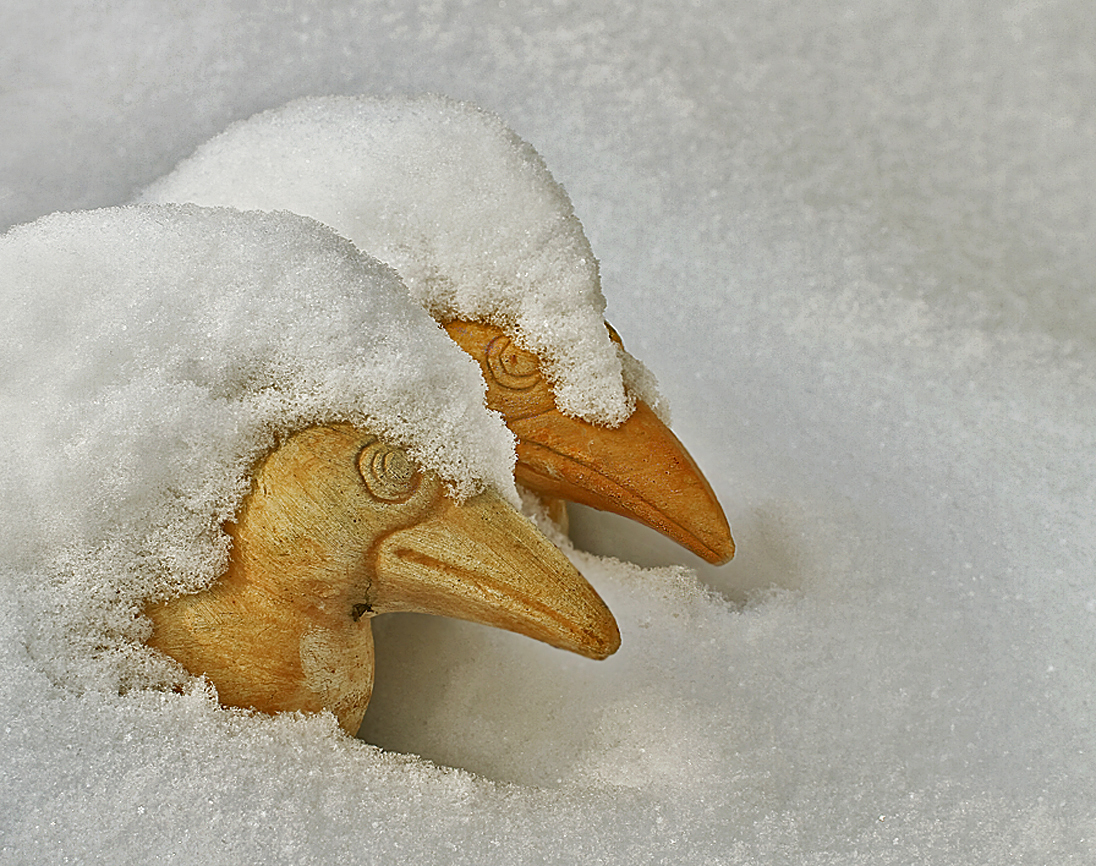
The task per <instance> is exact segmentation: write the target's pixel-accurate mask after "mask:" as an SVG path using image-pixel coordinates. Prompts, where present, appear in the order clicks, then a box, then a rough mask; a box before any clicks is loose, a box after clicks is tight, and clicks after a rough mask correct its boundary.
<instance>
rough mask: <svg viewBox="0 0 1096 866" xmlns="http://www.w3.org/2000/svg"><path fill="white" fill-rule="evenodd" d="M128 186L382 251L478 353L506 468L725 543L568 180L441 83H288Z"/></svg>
mask: <svg viewBox="0 0 1096 866" xmlns="http://www.w3.org/2000/svg"><path fill="white" fill-rule="evenodd" d="M142 200H145V201H192V202H196V203H199V204H207V205H208V204H221V205H231V206H234V207H240V208H255V209H262V210H281V209H285V210H290V211H293V212H295V213H301V214H307V215H309V216H312V217H315V218H316V219H319V220H320V221H321V222H324V223H326V224H327V225H330V226H332V227H333V228H335V229H336V230H337V231H338V232H340V233H341V234H343V235H344V236H345V237H347V238H349V239H351V240H352V241H354V243H355V244H357V245H358V246H359V248H361V249H362V250H364V251H365V252H368V253H370V254H371V255H374V256H376V257H377V258H379V259H380V260H382V261H384V262H386V263H388V264H390V265H392V266H393V267H394V268H395V269H396V270H397V271H398V272H399V273H400V275H401V276H402V277H403V278H404V281H405V283H406V284H407V286H408V288H409V290H410V292H411V294H412V296H413V298H414V299H415V300H416V301H418V302H419V303H420V304H421V305H422V306H423V307H425V308H426V309H427V311H428V312H430V313H431V314H432V315H433V316H434V318H435V319H437V320H438V321H439V322H440V323H441V324H443V325H444V326H445V328H446V330H447V331H448V333H449V335H450V336H451V337H452V338H453V339H454V340H455V341H456V342H457V344H458V345H460V346H461V348H463V349H464V350H465V351H466V352H467V353H468V354H470V355H471V356H472V357H473V358H475V360H476V361H477V362H479V364H480V365H481V368H482V371H483V375H484V379H485V380H486V382H487V384H488V394H487V406H488V407H489V408H491V409H494V410H497V411H498V412H500V413H501V414H502V415H503V417H504V418H505V420H506V422H507V424H508V426H509V427H510V429H511V430H512V431H513V433H514V435H515V436H516V438H517V467H516V474H515V477H516V478H517V480H518V481H519V482H520V483H522V484H523V485H525V486H527V487H529V488H530V489H532V490H533V491H535V492H537V493H538V494H540V495H542V496H545V497H550V498H554V497H560V498H563V499H568V500H572V501H575V502H581V503H584V504H586V505H589V506H592V507H594V508H599V509H603V510H608V511H613V512H616V513H618V514H622V515H625V516H627V517H631V518H633V519H635V520H637V521H639V522H641V523H644V524H646V525H647V526H650V527H652V528H653V529H656V530H657V531H659V532H661V533H663V534H664V535H666V536H668V537H669V538H672V539H673V540H674V541H676V542H678V543H679V544H682V545H684V546H685V547H686V548H688V549H689V550H691V551H693V552H694V553H696V554H698V555H699V556H701V557H703V558H704V559H705V560H707V561H709V562H712V563H723V562H726V561H728V560H729V559H731V557H732V556H733V555H734V542H733V540H732V538H731V533H730V527H729V525H728V523H727V519H726V517H725V515H724V513H723V510H722V508H721V507H720V504H719V501H718V500H717V498H716V496H715V493H714V492H713V491H712V488H711V486H710V485H709V484H708V482H707V480H706V479H705V478H704V475H703V474H702V473H701V471H700V469H699V467H698V466H697V465H696V463H695V462H694V461H693V459H692V458H691V457H690V456H689V454H688V452H687V451H686V450H685V448H684V446H682V444H681V443H680V442H679V441H678V440H677V439H676V437H674V435H673V433H671V432H670V430H669V428H668V427H667V426H666V425H665V424H664V423H663V422H662V421H661V420H660V419H659V418H658V416H657V415H656V413H655V412H654V411H652V409H651V406H650V405H649V404H648V401H645V400H644V399H643V397H644V394H643V391H644V387H643V379H644V374H643V373H642V372H639V370H640V368H641V365H639V364H638V362H636V361H635V360H634V359H632V358H631V357H630V356H628V355H627V354H626V353H625V352H624V351H623V345H622V344H621V342H620V338H619V337H618V336H617V335H616V333H615V332H614V331H612V329H611V328H607V326H606V325H605V323H604V321H603V318H602V314H603V311H604V308H605V301H604V298H603V297H602V295H601V290H600V284H599V278H598V273H597V262H596V259H595V258H594V255H593V252H592V250H591V249H590V246H589V241H588V240H587V239H586V236H585V234H584V232H583V230H582V226H581V224H580V223H579V221H578V219H577V218H576V217H575V215H574V213H573V209H572V207H571V203H570V200H569V199H568V197H567V194H566V193H565V192H564V190H563V189H562V187H560V186H559V184H557V183H556V182H555V181H554V180H553V179H552V177H551V175H550V174H549V172H548V170H547V168H546V167H545V166H544V163H543V161H542V160H541V159H540V157H539V155H537V154H536V152H535V151H534V150H533V149H532V147H530V146H529V145H528V144H526V143H525V142H523V141H521V139H519V138H518V137H517V136H516V135H515V134H514V133H513V132H511V131H510V130H509V129H508V128H506V126H505V125H504V124H503V123H502V122H501V121H500V120H499V119H498V118H497V117H495V116H493V115H490V114H488V113H486V112H484V111H482V110H480V109H478V108H476V107H474V106H471V105H468V104H466V103H458V102H453V101H451V100H447V99H444V98H440V97H418V98H411V99H398V98H397V99H369V98H352V97H325V98H317V99H305V100H298V101H297V102H294V103H290V104H289V105H287V106H285V107H283V108H281V109H277V110H274V111H270V112H266V113H264V114H260V115H256V116H255V117H253V118H251V119H249V120H246V121H242V122H240V123H237V124H235V125H234V126H232V127H230V128H229V129H228V130H226V131H225V132H224V133H222V134H221V135H219V136H217V137H216V138H214V139H212V140H211V141H210V142H208V143H206V144H205V145H203V146H202V147H201V148H199V150H198V151H197V152H196V153H195V154H194V156H192V157H190V158H189V159H188V160H186V161H184V162H183V163H181V164H180V166H178V167H177V168H176V170H175V171H174V172H173V173H172V174H170V175H168V176H166V177H165V178H163V179H161V180H160V181H158V182H157V183H156V184H153V185H152V186H151V187H150V188H149V189H148V190H147V191H146V192H145V193H144V194H143V196H142ZM622 374H623V376H624V378H623V379H622ZM637 392H638V393H637ZM637 397H638V399H637Z"/></svg>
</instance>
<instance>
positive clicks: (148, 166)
mask: <svg viewBox="0 0 1096 866" xmlns="http://www.w3.org/2000/svg"><path fill="white" fill-rule="evenodd" d="M42 10H43V6H42V4H41V3H40V2H31V0H14V2H11V3H7V4H5V5H4V8H3V10H2V11H0V16H4V17H3V20H2V21H0V41H2V42H3V43H4V48H5V50H4V51H2V52H0V65H2V66H3V75H2V76H0V80H3V81H4V87H5V89H4V90H3V92H0V110H2V111H3V112H4V114H3V116H4V118H5V119H10V122H7V123H3V124H0V139H2V141H3V142H4V145H5V146H4V147H3V148H0V214H2V220H3V223H4V224H5V225H8V224H11V223H15V222H25V221H28V220H30V219H33V218H35V217H37V216H39V215H41V214H43V213H47V212H49V211H50V210H55V209H57V208H64V209H66V210H71V209H72V208H75V207H87V206H97V205H104V204H114V203H118V202H122V201H126V200H129V199H130V198H131V197H132V196H133V195H134V194H135V192H136V191H137V190H139V189H141V188H143V187H144V186H146V185H147V184H148V183H150V182H152V181H153V180H155V179H156V178H158V177H160V176H162V175H164V174H165V173H166V172H167V171H169V170H170V169H171V168H172V166H174V165H176V164H177V163H178V162H179V160H180V159H182V158H184V157H186V156H187V155H188V154H190V153H192V152H193V151H194V149H195V148H196V147H198V146H199V145H200V144H201V143H202V142H204V141H206V140H208V139H209V138H210V137H211V136H213V135H215V134H217V133H219V132H220V131H221V130H224V129H225V128H226V127H227V126H228V125H229V124H230V123H232V122H234V121H236V120H241V119H244V118H248V117H250V116H252V115H254V114H255V113H256V112H259V111H262V110H265V109H267V108H271V107H273V106H279V105H283V104H285V103H286V102H288V101H289V100H292V99H295V98H297V97H301V96H303V95H305V94H310V93H311V94H318V93H344V94H355V93H415V92H423V91H429V92H445V93H449V94H451V95H453V96H455V97H457V98H460V99H468V100H473V101H475V102H477V103H479V104H481V105H484V106H487V107H489V108H490V109H491V110H493V111H496V112H498V113H499V114H500V115H501V116H503V117H505V118H506V120H507V123H508V124H509V125H511V126H512V127H513V128H514V129H515V130H516V131H517V132H518V133H519V134H520V135H521V137H522V138H524V139H526V140H528V141H532V142H535V143H536V146H537V149H538V150H539V151H540V152H541V153H542V154H543V155H544V157H545V159H546V161H547V162H548V164H550V165H551V167H552V172H553V174H554V176H555V177H556V178H557V179H558V180H559V181H560V182H562V183H563V184H564V185H565V186H566V188H567V191H568V194H569V196H570V198H571V199H572V200H573V201H574V204H575V209H576V211H577V212H578V213H580V214H581V215H582V221H583V226H584V231H585V233H586V234H587V235H588V237H589V239H590V241H591V245H592V247H593V248H594V249H596V250H597V252H598V256H599V259H600V262H599V270H600V275H601V281H602V285H603V287H604V293H605V297H606V300H607V303H608V309H607V312H608V313H609V318H610V320H611V321H612V322H613V324H614V325H615V326H617V327H618V328H619V329H620V330H621V332H622V333H624V334H625V336H626V338H627V341H628V345H629V349H630V350H631V351H633V352H635V353H636V354H637V355H639V356H640V357H642V358H643V359H644V360H645V361H646V362H647V363H648V364H650V365H651V366H652V367H654V368H655V369H656V372H657V373H658V375H659V379H660V381H661V382H662V385H663V388H664V389H665V390H666V392H667V393H668V394H669V395H670V396H671V398H672V400H673V403H674V407H675V429H676V430H677V432H678V433H679V435H681V437H682V439H683V440H684V441H686V442H687V443H688V444H689V448H690V451H691V452H692V453H693V455H694V456H695V457H696V458H697V460H698V462H699V463H700V465H702V466H703V467H704V469H705V472H706V474H707V475H708V477H709V479H710V480H711V482H712V484H713V486H714V487H715V489H716V490H717V492H718V493H719V494H720V498H721V499H722V501H723V502H724V504H725V506H726V508H727V511H728V516H729V517H730V519H731V521H732V523H733V525H734V527H735V537H736V541H737V542H738V543H739V550H738V555H737V556H736V559H735V561H734V562H733V563H731V564H730V565H728V566H726V567H724V568H722V569H718V570H717V569H708V568H704V567H702V566H699V565H697V566H696V567H695V569H691V570H690V571H688V572H682V571H681V570H680V569H671V570H667V569H645V570H640V569H636V568H634V567H631V566H626V565H623V564H619V563H614V562H613V561H611V560H595V559H591V558H589V557H585V556H579V557H578V558H577V562H578V565H579V567H580V568H581V569H582V570H583V571H584V573H585V574H586V575H587V577H588V578H590V579H591V581H592V582H593V583H594V585H595V586H596V587H597V588H598V591H599V593H601V594H602V595H603V597H605V599H606V601H607V602H608V603H609V604H610V605H611V606H612V608H613V611H614V614H615V615H616V617H617V619H618V622H619V624H620V628H621V633H622V636H623V645H622V647H621V650H620V651H619V653H618V654H617V655H615V656H614V657H612V658H611V659H609V660H607V661H606V662H605V663H601V664H597V663H588V662H585V661H584V660H582V659H578V658H573V657H570V656H568V655H566V654H563V653H559V652H555V651H553V650H551V649H549V648H546V647H542V646H539V645H536V644H534V643H533V642H531V641H527V640H523V639H521V638H519V637H516V636H513V635H508V634H503V633H496V632H492V631H491V630H487V629H483V628H479V627H476V626H473V625H469V624H463V623H455V622H450V621H446V620H443V619H440V618H436V617H421V618H420V617H414V616H410V615H407V616H402V617H401V616H392V617H390V618H384V617H382V618H379V620H378V621H377V622H376V624H375V632H376V636H377V664H378V669H377V684H378V690H377V693H376V694H375V696H374V699H373V702H372V703H371V706H370V710H369V713H368V714H367V717H366V729H365V731H364V734H363V736H366V737H367V738H368V740H369V741H370V742H372V743H374V744H379V745H382V746H384V747H385V749H386V750H387V751H378V750H377V749H375V748H373V747H372V746H370V745H366V744H365V743H361V742H359V741H355V740H352V739H350V738H346V737H343V736H341V735H339V734H338V732H337V731H336V730H335V728H334V724H333V722H332V721H331V720H330V719H325V718H323V717H317V718H312V719H298V718H292V717H286V718H277V719H270V718H261V717H255V718H252V717H248V716H246V715H242V714H237V713H231V712H226V711H223V710H220V709H218V708H217V707H216V706H215V705H214V703H213V702H212V700H211V698H210V697H209V696H208V695H206V694H204V693H203V692H202V691H201V690H195V691H194V692H192V693H189V694H181V695H180V694H172V693H156V692H149V691H145V690H140V689H137V690H132V691H130V692H128V693H126V694H125V695H119V694H118V693H117V691H110V690H102V691H99V692H96V691H86V692H84V693H83V694H81V695H78V696H76V695H74V694H73V693H72V691H71V689H65V688H61V687H58V686H57V685H56V684H55V683H53V682H51V681H50V680H49V679H48V678H46V677H45V676H44V675H43V672H42V670H41V666H40V665H39V664H38V663H37V662H36V661H35V659H34V658H32V657H30V656H28V653H27V647H26V642H25V635H26V634H27V633H28V632H29V631H30V630H31V629H33V628H34V627H36V622H35V620H33V619H31V618H30V617H29V613H28V611H27V610H26V609H25V608H24V606H23V605H22V604H21V603H20V602H19V599H18V595H19V593H17V592H16V590H15V589H12V585H11V584H10V583H7V582H5V583H3V584H2V586H3V591H2V592H0V604H2V605H3V606H2V608H0V756H2V757H0V762H2V765H0V861H2V862H4V863H14V864H23V863H27V862H31V863H35V862H64V860H65V859H66V858H68V859H69V860H71V861H77V860H83V861H85V862H103V863H108V862H109V863H111V864H115V863H134V864H136V863H142V864H143V863H148V862H154V861H167V862H171V861H172V860H175V861H177V862H180V863H201V864H206V863H219V862H220V863H239V862H241V861H245V862H269V863H330V862H339V861H346V862H358V861H366V862H384V863H399V862H422V863H439V864H447V863H450V864H457V863H475V864H492V863H505V864H508V866H509V864H514V863H544V862H549V863H551V862H558V863H566V864H573V863H605V864H617V863H619V864H629V866H631V864H647V863H686V864H751V866H752V864H759V866H760V864H764V866H774V864H789V866H849V864H852V866H879V864H896V866H906V864H910V863H926V862H927V863H932V864H934V866H935V864H948V866H951V864H954V866H970V864H974V863H976V864H994V866H998V864H999V866H1014V864H1024V866H1028V864H1030V866H1043V864H1047V863H1051V864H1071V866H1072V864H1085V866H1087V864H1090V863H1092V862H1096V841H1094V840H1096V807H1094V806H1093V804H1094V803H1096V760H1094V758H1093V755H1094V746H1093V733H1092V732H1093V707H1092V683H1093V682H1096V591H1094V589H1093V587H1094V585H1096V583H1094V570H1093V562H1094V561H1096V541H1094V540H1096V438H1094V431H1096V417H1094V413H1096V385H1094V383H1093V372H1092V371H1093V370H1096V360H1094V357H1093V351H1092V350H1093V347H1094V346H1096V341H1094V335H1096V302H1094V299H1096V294H1094V293H1093V292H1092V285H1093V275H1094V274H1096V245H1094V244H1093V243H1092V237H1093V236H1094V230H1096V222H1094V218H1096V210H1094V208H1093V202H1094V201H1096V196H1094V195H1093V190H1094V189H1096V152H1094V148H1096V135H1094V131H1096V77H1094V70H1096V66H1094V64H1093V56H1092V46H1093V45H1094V44H1096V33H1094V29H1093V28H1094V26H1096V19H1094V18H1093V16H1092V14H1091V4H1090V3H1089V2H1087V0H1059V2H1054V3H1042V4H1040V3H1014V2H1009V0H986V2H983V0H954V2H950V3H947V4H943V3H937V4H925V3H916V4H910V3H896V2H885V0H884V2H877V0H849V2H845V3H841V4H837V3H825V2H823V3H819V4H804V3H801V2H794V0H772V2H767V3H757V4H733V5H732V4H727V3H725V2H722V0H697V2H695V3H688V4H682V3H680V2H672V0H649V2H644V3H642V4H641V3H634V2H632V3H629V2H621V3H618V4H616V5H614V6H612V7H611V8H610V9H609V10H608V11H606V9H605V8H603V7H602V6H601V5H599V4H589V3H587V4H577V3H559V4H549V5H545V4H540V5H537V4H520V3H515V2H507V3H506V4H505V5H500V4H499V3H498V2H497V0H462V2H452V3H432V2H417V3H416V2H406V0H376V2H370V3H361V2H357V0H354V2H346V0H322V2H321V0H300V2H294V3H291V4H283V5H279V6H277V7H276V8H275V7H270V8H268V9H266V10H264V11H263V12H256V10H255V4H254V3H248V2H244V0H210V2H206V3H201V4H189V5H185V4H184V5H178V7H177V8H174V9H173V10H172V12H171V14H170V16H168V15H167V14H166V13H165V12H164V11H163V6H162V4H157V3H149V2H146V0H119V2H117V3H112V4H109V5H108V6H102V7H101V8H96V9H95V10H91V9H90V8H88V7H86V6H85V5H84V4H75V3H69V2H67V0H61V2H57V3H53V4H50V6H49V14H43V11H42ZM48 345H51V346H53V345H55V344H54V342H52V341H51V342H49V343H48ZM6 471H11V467H9V468H8V470H6ZM572 523H573V524H574V525H576V526H577V528H578V529H579V530H580V535H581V541H582V546H584V547H585V548H586V549H594V550H597V551H599V552H609V553H612V554H613V555H616V556H619V557H622V558H624V559H628V560H631V561H636V560H638V559H641V558H642V559H644V560H645V561H649V562H656V561H661V562H663V563H668V562H681V561H682V558H683V555H682V554H681V553H680V552H679V551H678V550H676V549H673V548H671V547H669V545H668V544H667V546H665V547H659V546H658V545H659V539H657V538H655V539H654V540H652V539H651V538H650V537H649V536H650V533H648V534H646V535H645V534H644V533H643V531H642V530H641V528H635V527H633V526H631V525H629V524H628V523H627V522H626V521H623V519H620V520H617V519H616V518H615V517H614V516H612V515H609V516H602V515H599V514H581V513H579V512H578V511H577V510H576V514H575V515H574V516H573V520H572ZM690 561H691V560H690ZM693 571H695V573H696V575H699V576H700V578H701V580H700V581H698V580H697V579H696V577H694V575H693ZM16 586H17V587H19V590H20V591H21V589H22V587H23V584H17V585H16ZM713 590H718V592H713ZM728 597H733V598H735V599H736V600H739V602H740V603H737V604H729V603H728V602H727V600H726V599H727V598H728ZM675 614H677V615H676V616H675ZM396 749H401V750H405V753H403V754H398V753H394V752H393V751H392V750H396ZM414 755H417V756H421V757H413V756H414ZM431 761H433V763H431Z"/></svg>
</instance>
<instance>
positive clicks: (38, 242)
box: [0, 205, 517, 625]
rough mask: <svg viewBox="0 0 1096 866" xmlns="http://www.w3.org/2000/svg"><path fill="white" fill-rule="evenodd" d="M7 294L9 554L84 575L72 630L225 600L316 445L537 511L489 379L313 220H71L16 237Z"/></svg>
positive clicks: (1, 396) (137, 210)
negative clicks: (255, 469) (254, 536)
mask: <svg viewBox="0 0 1096 866" xmlns="http://www.w3.org/2000/svg"><path fill="white" fill-rule="evenodd" d="M0 293H2V295H0V296H2V299H3V304H2V309H0V319H2V321H3V323H4V335H5V337H4V340H3V341H0V371H2V373H0V408H2V410H3V411H2V413H0V425H2V431H3V437H4V442H5V446H6V448H7V458H6V460H5V461H4V468H3V470H0V472H2V474H0V502H2V503H3V504H2V505H0V509H2V514H3V521H4V525H5V533H4V536H3V540H2V541H0V549H2V550H3V553H4V556H3V561H4V562H5V563H6V564H9V565H11V564H15V565H16V567H18V568H21V569H23V570H24V571H26V572H29V573H31V574H39V575H43V574H45V573H53V574H54V575H55V576H56V574H57V572H58V570H60V571H63V572H65V573H66V575H67V576H65V577H63V579H62V583H65V582H66V581H67V584H68V585H69V587H70V589H72V604H71V606H70V607H69V608H68V610H70V611H77V610H81V611H85V612H86V611H88V610H89V609H91V608H94V607H95V606H96V605H95V602H94V598H95V597H97V595H98V596H102V597H103V599H102V600H103V603H104V605H106V607H103V608H102V610H101V611H100V612H101V613H102V612H103V611H105V610H106V608H109V607H110V604H113V601H112V600H113V599H117V598H128V599H130V602H131V603H133V604H137V603H139V601H140V600H141V599H144V598H148V597H153V596H164V595H168V594H172V593H176V592H181V591H185V590H194V589H197V588H200V587H201V586H203V585H206V584H208V583H209V582H211V581H212V580H214V579H215V578H216V577H217V576H219V574H220V573H221V572H222V570H223V567H224V565H225V561H226V556H227V547H228V537H227V535H226V534H225V533H224V531H223V529H222V523H223V522H224V521H226V520H228V519H230V518H231V517H232V516H233V515H234V513H235V511H236V509H237V508H238V507H239V505H240V503H241V501H242V499H243V497H244V495H245V494H246V492H247V490H248V484H249V482H248V473H249V471H250V469H251V467H252V466H253V465H254V463H255V462H256V461H257V460H258V459H260V458H261V457H262V456H263V455H264V454H265V453H266V452H268V451H269V450H271V449H272V448H273V447H274V446H275V445H276V443H277V441H278V439H279V438H280V437H284V436H286V435H289V434H290V433H293V432H295V431H297V430H299V429H303V428H305V427H308V426H311V425H314V424H320V423H325V422H332V421H349V422H351V423H355V424H359V425H361V426H363V427H367V428H369V429H371V430H373V431H374V432H376V433H377V434H378V435H381V436H383V437H385V438H387V439H389V440H390V441H391V442H392V443H394V444H397V445H401V446H403V447H405V448H406V449H407V450H408V452H409V453H410V454H411V455H412V457H413V459H414V460H416V461H417V462H418V463H419V464H420V465H421V466H423V467H425V468H428V469H433V470H435V471H437V472H438V473H439V474H440V475H441V476H442V477H443V478H444V479H446V480H447V481H448V482H449V484H450V486H451V488H452V489H453V492H454V493H455V494H456V495H457V496H467V495H470V494H472V493H474V492H476V491H477V490H479V489H480V487H482V485H483V483H484V482H486V483H487V484H489V485H491V486H494V487H496V488H497V489H498V490H499V491H500V492H501V493H502V494H503V495H504V496H506V497H508V498H509V499H510V500H511V501H513V502H517V494H516V491H515V490H514V487H513V478H512V472H513V460H514V449H513V438H512V436H511V435H510V433H509V431H508V430H507V429H506V428H505V426H504V425H503V423H502V420H501V418H499V416H497V415H496V414H495V413H492V412H488V411H487V410H486V409H485V408H484V406H483V399H484V386H483V382H482V380H481V378H480V375H479V369H478V367H477V366H476V364H475V363H474V362H473V361H472V360H471V359H470V358H468V357H467V356H466V355H465V354H464V353H463V352H461V351H460V350H459V349H458V348H457V347H456V346H455V345H454V344H453V343H452V342H451V341H450V340H449V339H448V337H447V336H446V335H445V333H444V331H442V330H441V329H440V328H439V327H438V326H437V323H436V322H434V321H433V320H432V319H430V318H429V317H428V316H427V315H426V314H425V313H424V312H423V311H422V310H421V309H420V308H418V307H417V306H415V305H414V304H412V303H410V301H409V300H408V298H407V291H406V289H405V288H404V287H403V285H402V284H401V283H400V279H399V277H398V275H397V274H396V273H395V272H394V271H392V270H391V269H390V268H388V267H387V266H385V265H383V264H381V263H380V262H377V261H375V260H373V259H370V258H368V257H367V256H364V255H362V254H361V253H360V252H359V251H358V250H357V249H355V248H354V246H353V245H352V244H350V243H349V242H348V241H346V240H345V239H343V238H341V237H339V236H338V235H336V234H335V233H334V232H332V231H330V230H329V229H327V228H325V227H324V226H321V225H320V224H318V223H317V222H315V221H314V220H311V219H308V218H305V217H301V216H298V215H295V214H289V213H278V214H263V213H255V212H252V213H242V212H238V211H233V210H228V209H206V208H199V207H195V206H192V205H186V206H167V207H149V206H140V207H128V208H114V209H106V210H101V211H91V212H85V213H73V214H55V215H53V216H49V217H45V218H43V219H41V220H39V221H37V222H35V223H32V224H29V225H26V226H20V227H17V228H15V229H13V230H12V231H11V232H10V233H8V234H7V235H5V236H3V237H0ZM108 602H109V603H108ZM104 615H105V614H104ZM132 619H133V618H132V616H131V617H130V620H131V625H132Z"/></svg>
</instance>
